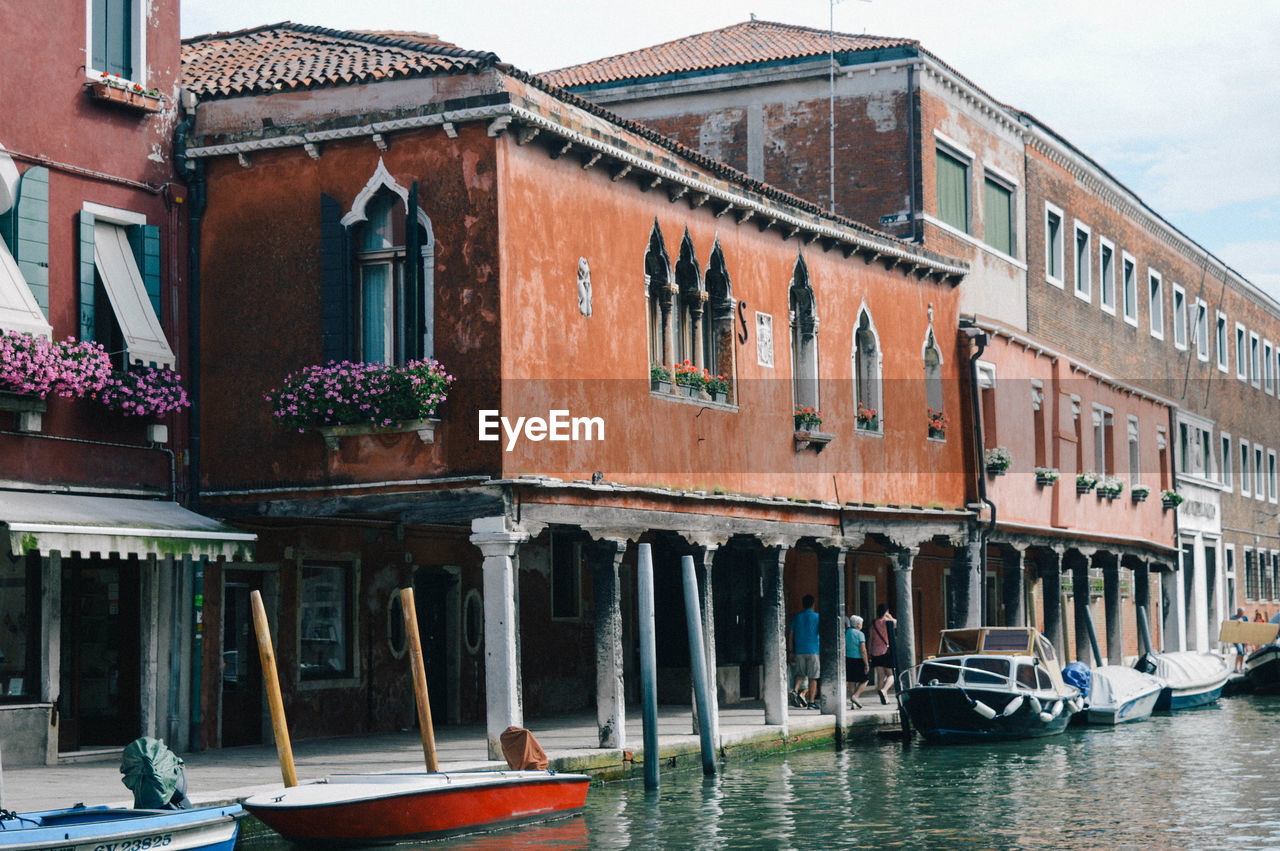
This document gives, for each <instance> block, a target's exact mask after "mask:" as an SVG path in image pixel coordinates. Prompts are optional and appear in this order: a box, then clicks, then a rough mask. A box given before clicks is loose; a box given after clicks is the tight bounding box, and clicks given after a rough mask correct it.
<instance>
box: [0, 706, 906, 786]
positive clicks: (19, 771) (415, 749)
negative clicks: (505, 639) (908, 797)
mask: <svg viewBox="0 0 1280 851" xmlns="http://www.w3.org/2000/svg"><path fill="white" fill-rule="evenodd" d="M628 713H629V715H628V718H627V725H626V726H627V742H626V748H625V750H620V749H617V748H612V749H602V748H600V747H598V746H597V742H598V733H597V728H596V719H595V715H594V714H593V713H578V714H574V715H561V716H555V717H553V718H532V719H527V720H526V725H527V726H528V727H529V729H530V730H532V731H533V734H534V736H535V737H536V738H537V739H538V742H539V743H540V744H541V745H542V747H543V749H544V750H545V751H546V752H547V756H548V758H549V759H550V760H551V767H552V768H555V769H557V770H560V771H583V772H587V773H590V774H592V775H595V776H599V777H601V778H605V779H616V778H621V777H626V776H639V774H640V772H642V771H643V769H642V768H641V765H642V759H641V757H642V752H643V748H644V733H643V729H642V721H641V717H640V711H639V707H634V708H633V707H628ZM897 723H898V714H897V709H896V707H894V706H893V705H892V704H890V705H889V706H881V705H879V704H878V703H877V704H876V705H875V706H871V705H867V707H866V708H865V709H861V710H857V711H854V712H851V713H850V714H849V725H848V727H847V728H846V733H847V734H848V735H850V736H854V737H856V736H858V735H866V736H868V737H874V735H875V733H876V731H878V730H881V729H885V728H894V727H896V725H897ZM788 727H789V729H788V731H787V736H786V737H785V738H784V737H783V736H782V728H781V727H780V726H768V725H766V724H765V723H764V706H763V704H761V703H759V702H752V703H741V704H734V705H730V706H725V707H722V708H721V709H720V738H721V743H722V746H723V748H724V750H725V751H726V752H727V753H730V754H732V753H733V752H734V751H739V752H740V753H743V754H764V753H770V752H775V751H782V750H786V749H791V748H802V747H810V746H816V745H819V744H821V743H823V742H827V741H831V740H832V739H833V737H834V733H835V720H834V716H831V715H822V714H820V713H818V712H816V711H813V710H806V709H791V710H789V714H788ZM436 751H437V754H438V759H439V762H440V768H441V769H442V770H449V771H465V770H469V769H478V768H505V767H506V763H505V762H492V761H490V760H489V759H488V758H487V754H486V747H485V728H484V725H481V724H475V725H465V726H444V727H437V728H436ZM658 751H659V756H660V758H661V759H662V764H663V769H664V770H668V769H670V768H673V767H674V768H676V769H678V770H679V769H696V768H697V767H698V766H700V765H701V761H700V753H699V739H698V736H697V734H695V733H694V732H693V721H692V715H691V712H690V710H689V708H688V707H681V706H660V707H659V708H658ZM181 756H182V758H183V760H185V762H186V777H187V793H188V797H190V798H191V799H192V801H194V802H195V803H197V804H211V803H221V802H227V801H236V800H240V799H243V798H245V797H247V796H249V795H252V794H254V793H256V792H260V791H268V790H271V789H278V788H280V785H281V777H280V764H279V762H278V761H277V759H276V749H275V746H274V745H254V746H249V747H237V748H221V749H217V750H209V751H204V752H201V753H187V754H181ZM293 757H294V764H295V766H296V768H297V774H298V779H299V781H301V782H304V783H305V782H307V781H309V780H318V779H320V778H322V777H325V776H326V775H329V774H341V773H353V772H372V771H402V772H405V771H422V770H423V767H424V763H423V755H422V739H421V738H420V737H419V735H418V732H417V731H416V730H407V731H403V732H400V733H386V734H378V735H368V736H345V737H341V738H333V739H308V740H305V741H299V742H294V744H293ZM633 760H634V769H633ZM2 782H3V786H2V787H0V794H2V795H3V798H2V800H0V806H3V807H4V808H5V809H10V810H20V811H21V810H28V811H29V810H40V809H50V808H54V807H66V806H71V805H72V804H75V803H85V804H89V805H95V804H115V805H128V804H131V803H132V798H131V794H130V792H129V790H128V789H127V788H125V786H124V784H123V783H121V782H120V755H119V752H118V751H117V752H115V753H114V754H113V755H111V756H106V755H104V759H103V760H102V761H100V762H78V763H74V764H67V765H57V766H42V767H36V768H12V769H5V770H4V773H3V777H2Z"/></svg>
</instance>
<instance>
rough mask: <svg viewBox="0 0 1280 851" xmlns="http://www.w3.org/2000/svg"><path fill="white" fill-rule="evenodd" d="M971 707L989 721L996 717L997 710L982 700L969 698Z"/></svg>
mask: <svg viewBox="0 0 1280 851" xmlns="http://www.w3.org/2000/svg"><path fill="white" fill-rule="evenodd" d="M969 708H970V709H972V710H973V711H974V712H976V713H978V714H979V715H981V716H982V717H983V718H986V719H987V720H988V721H990V720H991V719H992V718H995V717H996V711H995V710H994V709H992V708H991V707H990V706H987V705H986V704H985V703H983V702H982V701H981V700H974V699H973V698H969Z"/></svg>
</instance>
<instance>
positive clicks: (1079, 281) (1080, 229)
mask: <svg viewBox="0 0 1280 851" xmlns="http://www.w3.org/2000/svg"><path fill="white" fill-rule="evenodd" d="M1092 244H1093V236H1092V233H1091V232H1090V230H1089V226H1088V225H1085V224H1081V223H1080V222H1076V242H1075V245H1076V267H1075V273H1076V297H1077V298H1079V299H1083V300H1084V301H1092V300H1093V265H1092V263H1090V260H1091V257H1090V254H1091V248H1090V246H1091V245H1092Z"/></svg>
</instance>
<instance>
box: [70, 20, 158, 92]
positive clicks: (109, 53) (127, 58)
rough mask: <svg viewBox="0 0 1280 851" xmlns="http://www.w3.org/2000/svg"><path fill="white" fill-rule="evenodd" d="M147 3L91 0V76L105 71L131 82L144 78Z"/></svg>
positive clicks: (89, 70)
mask: <svg viewBox="0 0 1280 851" xmlns="http://www.w3.org/2000/svg"><path fill="white" fill-rule="evenodd" d="M144 6H146V4H145V3H142V2H140V0H90V2H89V6H88V10H87V11H88V14H89V27H88V31H89V45H88V47H89V64H90V66H91V67H89V68H86V69H85V70H86V72H87V74H88V76H90V77H97V76H98V75H99V74H101V73H102V72H104V71H105V72H106V73H108V74H118V75H120V76H121V77H123V78H124V79H126V80H129V81H130V82H135V83H144V82H145V80H143V75H144V74H145V69H146V62H145V60H144V57H143V47H144V46H145V40H146V37H145V29H144V28H143V26H142V23H143V22H142V20H141V13H142V11H143V8H142V7H144Z"/></svg>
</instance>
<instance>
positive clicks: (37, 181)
mask: <svg viewBox="0 0 1280 851" xmlns="http://www.w3.org/2000/svg"><path fill="white" fill-rule="evenodd" d="M0 237H3V239H4V241H5V243H6V244H7V245H8V246H9V249H10V253H11V254H12V255H13V259H14V260H16V261H17V263H18V268H19V269H21V270H22V277H23V278H24V279H25V280H26V282H27V286H28V287H30V288H31V294H32V295H33V296H35V299H36V303H37V304H39V305H40V309H41V310H42V311H44V314H45V316H48V315H49V169H47V168H45V167H44V166H36V167H35V168H29V169H27V170H26V171H25V172H23V174H22V182H21V183H19V184H18V201H17V203H16V204H14V206H13V209H11V210H10V211H9V212H7V213H5V214H4V215H3V216H0Z"/></svg>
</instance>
